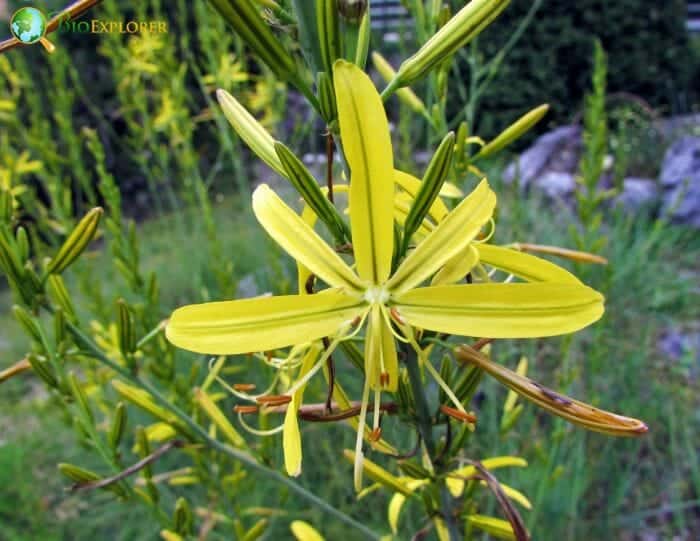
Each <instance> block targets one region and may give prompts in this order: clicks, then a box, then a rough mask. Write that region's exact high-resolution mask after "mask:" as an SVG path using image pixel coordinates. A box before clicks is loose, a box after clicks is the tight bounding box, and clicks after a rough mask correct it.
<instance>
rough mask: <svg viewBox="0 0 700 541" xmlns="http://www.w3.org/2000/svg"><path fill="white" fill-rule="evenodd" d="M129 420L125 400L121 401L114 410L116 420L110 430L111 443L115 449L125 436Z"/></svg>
mask: <svg viewBox="0 0 700 541" xmlns="http://www.w3.org/2000/svg"><path fill="white" fill-rule="evenodd" d="M127 420H128V416H127V412H126V406H125V405H124V402H119V403H118V404H117V407H116V408H115V410H114V420H113V421H112V427H111V429H110V431H109V445H110V446H111V447H112V449H113V450H115V451H116V449H117V448H118V447H119V444H120V443H121V441H122V438H123V437H124V432H125V431H126V425H127Z"/></svg>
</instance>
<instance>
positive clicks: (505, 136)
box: [474, 104, 549, 159]
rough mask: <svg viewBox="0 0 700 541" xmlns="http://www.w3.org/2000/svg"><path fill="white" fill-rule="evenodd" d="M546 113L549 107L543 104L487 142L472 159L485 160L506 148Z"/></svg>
mask: <svg viewBox="0 0 700 541" xmlns="http://www.w3.org/2000/svg"><path fill="white" fill-rule="evenodd" d="M547 111H549V105H547V104H544V105H540V106H539V107H536V108H534V109H533V110H532V111H530V112H528V113H526V114H524V115H523V116H521V117H520V118H519V119H518V120H516V121H515V122H513V123H512V124H511V125H510V126H508V127H507V128H506V129H505V130H503V131H502V132H501V133H500V134H499V135H498V136H497V137H496V138H495V139H494V140H492V141H489V143H488V144H487V145H485V146H483V147H481V150H480V151H479V152H478V153H477V154H476V156H474V159H476V158H485V157H486V156H490V155H491V154H495V153H496V152H498V151H499V150H502V149H503V148H505V147H507V146H508V145H510V144H511V143H512V142H513V141H515V140H517V139H519V138H520V137H521V136H522V135H524V134H525V133H527V132H528V131H529V130H530V128H532V127H533V126H534V125H535V124H537V123H538V122H539V121H540V120H542V117H544V115H546V114H547Z"/></svg>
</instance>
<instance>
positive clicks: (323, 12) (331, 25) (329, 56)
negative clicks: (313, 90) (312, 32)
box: [307, 0, 340, 73]
mask: <svg viewBox="0 0 700 541" xmlns="http://www.w3.org/2000/svg"><path fill="white" fill-rule="evenodd" d="M307 1H308V0H307ZM316 25H317V34H318V41H319V43H318V45H319V52H320V55H321V60H322V62H323V69H324V70H325V72H326V73H333V63H334V62H335V61H336V60H337V59H338V58H340V29H339V27H338V0H316Z"/></svg>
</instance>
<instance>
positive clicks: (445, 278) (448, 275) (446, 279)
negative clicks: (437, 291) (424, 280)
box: [432, 244, 479, 286]
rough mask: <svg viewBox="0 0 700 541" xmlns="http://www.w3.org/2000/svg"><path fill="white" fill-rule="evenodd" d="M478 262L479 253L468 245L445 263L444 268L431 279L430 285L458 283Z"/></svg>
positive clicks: (471, 245)
mask: <svg viewBox="0 0 700 541" xmlns="http://www.w3.org/2000/svg"><path fill="white" fill-rule="evenodd" d="M478 262H479V252H478V251H477V249H476V248H475V247H474V245H473V244H470V245H469V246H467V247H466V248H465V249H464V250H462V251H461V252H460V253H459V254H457V255H456V256H454V257H453V258H452V259H450V260H449V261H448V262H447V263H445V266H444V267H442V268H441V269H440V270H439V271H438V273H437V274H436V275H435V276H434V277H433V281H432V285H434V286H439V285H447V284H454V283H456V282H459V281H460V280H463V279H464V277H465V276H466V275H467V274H468V273H469V271H471V270H472V269H473V268H474V267H476V264H477V263H478Z"/></svg>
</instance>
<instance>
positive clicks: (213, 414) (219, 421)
mask: <svg viewBox="0 0 700 541" xmlns="http://www.w3.org/2000/svg"><path fill="white" fill-rule="evenodd" d="M194 398H195V400H196V401H197V403H198V404H199V407H200V408H202V411H204V413H206V415H207V417H209V419H211V421H212V422H213V423H214V424H215V425H216V426H217V427H218V428H219V430H221V432H223V434H224V436H226V439H227V440H228V441H230V442H231V443H232V444H233V445H234V446H235V447H243V446H244V445H245V440H244V439H243V437H242V436H241V435H240V434H239V433H238V431H237V430H236V429H235V428H233V425H232V424H231V422H230V421H229V420H228V419H227V418H226V416H225V415H224V413H223V412H222V411H221V410H220V409H219V406H217V405H216V403H215V402H214V401H213V400H212V399H211V397H210V396H209V395H208V394H207V393H205V392H204V391H202V390H201V389H196V390H195V394H194Z"/></svg>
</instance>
